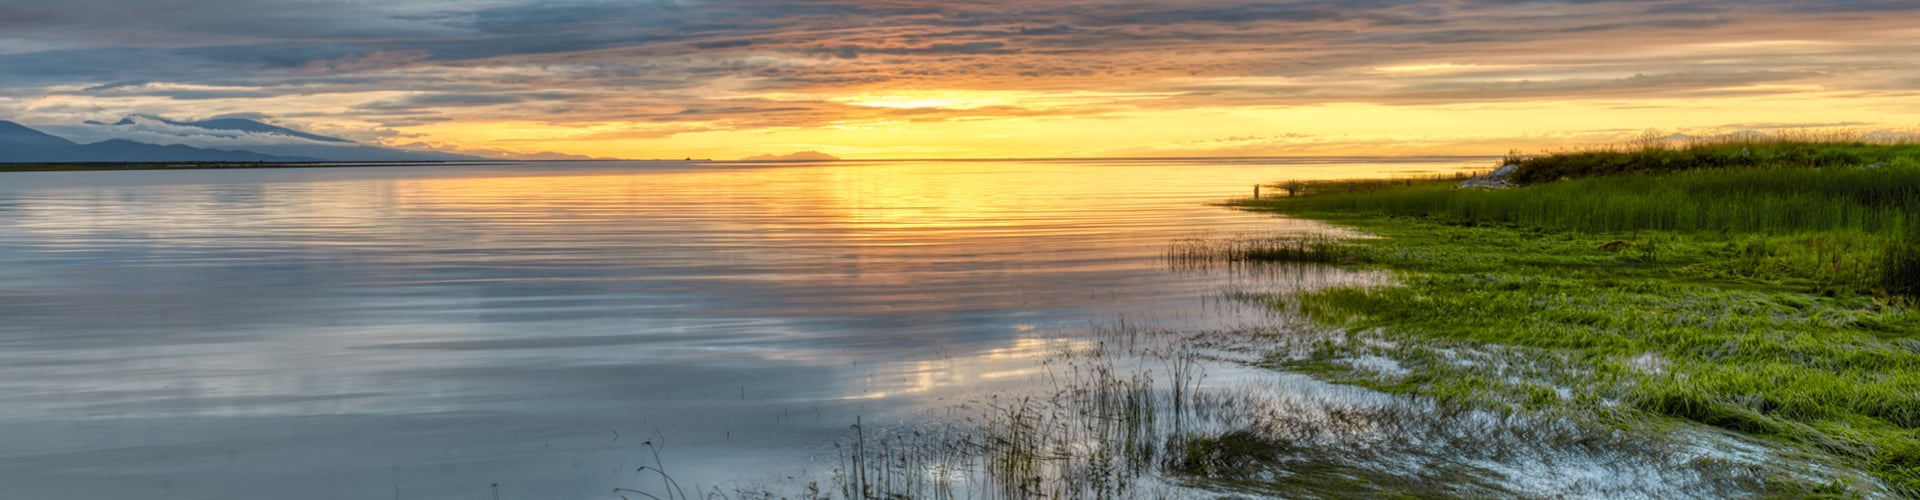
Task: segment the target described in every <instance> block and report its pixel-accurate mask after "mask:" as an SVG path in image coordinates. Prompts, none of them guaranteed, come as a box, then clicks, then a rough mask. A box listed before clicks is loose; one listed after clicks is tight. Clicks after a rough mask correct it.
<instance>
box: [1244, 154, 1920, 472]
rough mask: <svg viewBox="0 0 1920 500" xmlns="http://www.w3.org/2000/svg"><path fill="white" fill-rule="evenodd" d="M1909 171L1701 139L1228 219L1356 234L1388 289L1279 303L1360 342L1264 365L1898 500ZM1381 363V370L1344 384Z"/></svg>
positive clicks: (1915, 326)
mask: <svg viewBox="0 0 1920 500" xmlns="http://www.w3.org/2000/svg"><path fill="white" fill-rule="evenodd" d="M1916 157H1920V147H1916V146H1913V145H1875V144H1866V143H1859V142H1845V143H1836V144H1819V143H1804V142H1793V141H1775V142H1768V143H1759V142H1747V143H1741V142H1736V141H1722V142H1719V143H1706V144H1699V145H1693V146H1689V147H1686V148H1679V149H1675V148H1669V147H1664V146H1662V147H1648V148H1644V149H1641V150H1633V151H1593V152H1582V153H1575V154H1566V155H1554V156H1547V157H1542V158H1536V159H1532V160H1527V161H1526V162H1522V163H1521V167H1520V168H1519V170H1518V173H1517V174H1516V175H1521V176H1522V179H1523V180H1524V181H1525V182H1528V183H1530V184H1529V185H1527V186H1524V187H1521V188H1516V189H1508V190H1475V189H1454V188H1452V187H1451V186H1450V185H1443V184H1440V183H1431V182H1430V183H1416V184H1414V185H1411V186H1408V185H1401V186H1397V187H1396V186H1389V187H1386V188H1384V189H1379V190H1374V191H1371V192H1353V193H1348V192H1346V191H1347V190H1341V189H1321V190H1314V189H1306V190H1303V191H1302V192H1303V193H1304V194H1305V196H1299V197H1293V198H1286V199H1279V200H1267V201H1258V202H1246V203H1245V204H1243V206H1245V207H1248V208H1254V209H1264V210H1275V211H1280V212H1284V213H1287V214H1290V215H1297V216H1302V217H1310V218H1315V219H1321V220H1326V221H1330V222H1334V223H1338V224H1341V225H1345V226H1350V227H1353V228H1358V229H1360V230H1364V231H1367V232H1369V233H1371V234H1375V235H1378V236H1380V237H1381V238H1380V239H1377V240H1354V241H1351V242H1349V244H1351V245H1354V247H1355V248H1353V249H1350V251H1353V252H1356V253H1357V254H1359V255H1360V260H1362V261H1364V262H1369V263H1372V264H1374V265H1377V266H1379V267H1384V268H1389V269H1394V270H1398V271H1402V272H1404V273H1405V274H1404V276H1403V279H1402V280H1401V281H1402V286H1397V287H1370V288H1365V289H1360V288H1346V289H1331V290H1325V291H1320V292H1315V293H1309V294H1305V295H1302V296H1299V297H1295V298H1293V299H1290V300H1285V301H1281V302H1282V303H1281V304H1280V305H1282V306H1283V307H1287V308H1291V309H1293V310H1295V311H1297V312H1299V313H1300V314H1302V315H1305V316H1308V317H1311V318H1313V319H1315V320H1317V321H1319V322H1321V323H1323V324H1328V325H1336V326H1339V327H1343V328H1346V329H1348V330H1349V331H1351V332H1371V333H1373V334H1376V335H1378V336H1380V338H1381V339H1383V340H1381V341H1379V342H1375V343H1372V344H1359V343H1347V344H1339V345H1335V344H1328V345H1325V346H1323V347H1322V348H1320V349H1318V350H1316V351H1315V352H1313V353H1312V354H1310V355H1308V356H1305V357H1300V358H1294V359H1281V360H1276V363H1278V364H1281V365H1284V366H1286V367H1289V368H1292V369H1296V370H1305V371H1310V372H1314V373H1319V374H1322V375H1323V376H1327V377H1332V378H1334V379H1337V380H1344V381H1349V382H1354V383H1360V384H1363V385H1369V386H1372V387H1376V388H1380V389H1385V390H1389V391H1395V392H1403V393H1413V394H1423V395H1428V396H1432V397H1436V398H1440V399H1442V400H1447V401H1459V402H1463V403H1464V404H1472V405H1478V406H1482V407H1486V406H1494V407H1508V408H1513V409H1517V410H1522V411H1528V412H1544V413H1548V414H1566V415H1587V416H1591V417H1592V418H1598V419H1600V420H1603V421H1607V422H1612V423H1613V425H1616V426H1619V427H1621V428H1627V429H1635V428H1648V427H1659V426H1662V425H1669V424H1665V423H1663V422H1692V423H1697V424H1704V425H1706V426H1711V427H1714V428H1718V429H1724V430H1726V431H1729V432H1733V433H1736V434H1738V435H1745V436H1754V437H1759V438H1763V439H1766V440H1770V441H1771V442H1774V443H1776V444H1777V446H1778V447H1780V449H1782V450H1786V451H1785V452H1786V453H1791V454H1799V455H1802V456H1805V457H1807V459H1808V460H1810V461H1812V462H1813V463H1816V464H1823V465H1825V466H1827V467H1834V468H1842V469H1844V468H1857V469H1861V470H1866V471H1869V472H1871V473H1872V475H1873V476H1874V478H1876V480H1845V479H1831V478H1829V479H1818V478H1809V477H1796V476H1794V475H1792V474H1786V473H1781V474H1776V475H1774V476H1772V477H1769V478H1767V481H1768V485H1769V490H1770V491H1772V492H1774V493H1779V494H1785V495H1806V494H1841V495H1843V496H1875V495H1880V494H1889V493H1892V494H1901V495H1920V313H1916V311H1915V309H1914V308H1913V303H1914V302H1913V300H1914V297H1915V293H1916V290H1920V286H1916V284H1917V283H1920V244H1916V243H1920V239H1916V238H1917V236H1916V233H1920V231H1916V230H1915V229H1914V228H1915V227H1916V226H1920V221H1916V218H1917V217H1920V215H1916V214H1920V165H1916V163H1915V161H1914V159H1915V158H1916ZM1701 158H1709V159H1701ZM1712 158H1721V159H1725V158H1738V159H1739V160H1737V161H1734V160H1728V161H1726V162H1720V161H1718V160H1710V159H1712ZM1752 158H1760V160H1752ZM1528 162H1531V163H1528ZM1530 169H1540V170H1536V171H1535V172H1534V174H1527V173H1528V172H1529V170H1530ZM1542 172H1546V173H1542ZM1563 178H1564V180H1563ZM1288 257H1290V256H1285V255H1282V256H1279V260H1289V258H1288ZM1383 346H1389V347H1383ZM1381 356H1384V357H1387V358H1391V359H1394V360H1396V362H1397V363H1398V367H1399V368H1400V369H1401V370H1404V372H1403V373H1397V374H1391V375H1388V376H1383V375H1382V374H1380V373H1378V370H1370V369H1367V368H1366V367H1365V366H1363V364H1361V363H1354V362H1352V360H1354V359H1361V358H1365V357H1381Z"/></svg>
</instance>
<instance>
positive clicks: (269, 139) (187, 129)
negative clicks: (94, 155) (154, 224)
mask: <svg viewBox="0 0 1920 500" xmlns="http://www.w3.org/2000/svg"><path fill="white" fill-rule="evenodd" d="M142 121H148V122H151V123H155V124H160V125H163V126H161V127H142V125H143V124H142V123H141V122H142ZM95 123H96V124H99V123H98V122H95ZM100 125H107V124H100ZM110 126H112V127H118V128H136V127H140V128H141V130H143V131H145V132H150V133H163V134H171V135H175V136H179V137H181V138H182V140H191V139H196V138H198V139H206V138H208V137H234V136H237V137H241V138H245V139H248V140H249V142H248V143H247V144H246V145H245V146H243V147H244V148H245V150H246V151H251V152H256V153H262V154H267V155H275V156H297V157H305V158H317V159H320V160H324V161H348V162H354V161H478V160H487V159H488V158H482V157H478V156H469V155H459V154H451V153H438V152H433V151H408V150H402V149H392V148H383V147H378V146H368V145H365V144H360V143H357V142H353V141H350V140H347V139H341V138H338V137H328V136H324V135H318V134H312V133H307V132H301V131H298V130H294V129H290V128H286V127H280V126H275V125H268V124H265V123H261V122H258V121H254V120H249V119H245V118H217V119H212V120H203V121H178V120H171V119H168V118H166V117H162V116H154V115H132V116H128V117H126V118H122V119H120V121H118V122H114V123H113V124H111V125H110Z"/></svg>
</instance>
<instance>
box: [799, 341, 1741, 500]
mask: <svg viewBox="0 0 1920 500" xmlns="http://www.w3.org/2000/svg"><path fill="white" fill-rule="evenodd" d="M1096 335H1097V337H1096V339H1097V340H1096V341H1094V342H1092V343H1079V344H1073V345H1074V347H1069V348H1063V349H1061V350H1060V351H1059V352H1057V353H1055V354H1053V355H1051V356H1049V357H1048V358H1047V359H1046V360H1044V361H1042V362H1041V364H1042V366H1043V367H1044V370H1043V371H1044V372H1045V375H1044V376H1042V377H1041V381H1040V385H1042V386H1044V387H1045V388H1046V390H1042V391H1039V392H1036V393H1033V394H1024V395H989V396H983V397H981V398H979V399H977V400H974V401H971V402H969V403H967V404H963V405H961V406H960V407H958V408H956V411H957V412H958V413H957V414H958V415H963V416H962V417H961V418H958V419H956V420H954V421H946V422H943V423H937V424H922V425H903V426H895V427H875V428H873V429H865V428H854V429H851V430H852V434H851V435H850V436H848V437H847V439H845V440H843V441H842V445H841V446H840V447H839V449H840V450H841V453H840V457H839V459H838V460H839V461H838V464H839V468H838V469H837V470H836V472H835V474H834V477H835V478H836V479H835V481H836V482H837V483H838V484H837V488H831V489H829V490H828V491H833V492H836V493H838V494H839V496H840V497H841V498H860V499H871V498H961V497H965V498H1061V499H1070V498H1168V497H1184V496H1192V495H1209V494H1217V493H1207V492H1220V491H1227V492H1236V493H1242V494H1254V495H1285V496H1291V497H1301V498H1325V497H1334V498H1337V497H1353V496H1356V495H1359V496H1380V495H1385V496H1393V495H1447V496H1467V497H1489V496H1495V497H1502V496H1555V495H1575V496H1620V495H1625V496H1656V497H1657V496H1676V495H1678V496H1724V495H1743V494H1752V493H1755V492H1760V491H1762V490H1763V488H1765V486H1766V482H1765V480H1764V477H1765V475H1764V474H1763V473H1761V472H1758V471H1760V470H1762V469H1763V468H1762V467H1761V466H1760V465H1757V464H1755V463H1752V462H1745V461H1741V460H1733V459H1725V458H1719V457H1717V456H1715V455H1713V454H1710V453H1706V452H1703V451H1701V450H1698V449H1693V448H1688V447H1687V446H1685V445H1684V444H1683V443H1680V442H1678V441H1674V440H1669V439H1666V438H1664V437H1662V435H1661V434H1658V433H1641V434H1635V433H1632V432H1623V431H1618V430H1612V429H1608V428H1605V427H1603V426H1598V425H1595V424H1594V423H1592V422H1582V421H1579V420H1575V419H1569V418H1562V417H1555V416H1549V415H1541V414H1534V413H1527V412H1515V411H1485V410H1479V409H1473V408H1469V407H1464V406H1458V405H1451V404H1448V403H1446V402H1444V401H1440V400H1436V399H1432V398H1424V397H1408V396H1393V395H1388V394H1383V393H1379V392H1374V391H1371V390H1367V389H1362V388H1356V387H1347V386H1337V385H1330V384H1325V383H1321V382H1317V381H1313V380H1312V379H1309V378H1306V377H1302V376H1298V375H1282V374H1277V373H1266V374H1264V375H1262V376H1261V378H1257V379H1250V380H1236V381H1234V382H1231V383H1228V382H1223V381H1219V380H1212V379H1215V378H1217V377H1216V375H1214V374H1212V373H1210V371H1211V370H1214V369H1221V368H1222V367H1224V366H1226V365H1223V364H1221V362H1220V361H1217V360H1213V359H1212V358H1210V357H1209V355H1207V354H1205V353H1204V352H1203V351H1200V350H1197V349H1195V348H1194V347H1193V346H1196V345H1221V344H1228V343H1233V344H1240V345H1248V346H1253V345H1259V346H1265V347H1267V348H1270V349H1274V351H1275V352H1279V351H1289V352H1290V351H1291V348H1289V347H1283V346H1303V345H1313V344H1322V343H1325V341H1326V339H1325V338H1322V337H1319V333H1318V331H1317V330H1315V331H1302V330H1293V329H1286V328H1283V329H1279V330H1274V331H1266V332H1252V331H1245V332H1204V333H1175V332H1155V331H1138V330H1130V329H1121V330H1115V331H1106V332H1100V333H1098V334H1096ZM1282 338H1284V339H1285V340H1281V339H1282ZM1275 341H1278V342H1275ZM1275 377H1278V378H1275ZM929 425H931V427H930V426H929ZM1195 488H1198V490H1197V491H1196V490H1195ZM824 496H825V497H832V496H833V495H824ZM809 497H810V498H812V497H813V496H809Z"/></svg>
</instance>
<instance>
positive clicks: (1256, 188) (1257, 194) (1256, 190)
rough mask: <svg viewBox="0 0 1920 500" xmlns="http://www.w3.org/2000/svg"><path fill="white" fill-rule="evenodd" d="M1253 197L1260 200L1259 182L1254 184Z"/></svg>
mask: <svg viewBox="0 0 1920 500" xmlns="http://www.w3.org/2000/svg"><path fill="white" fill-rule="evenodd" d="M1253 199H1256V200H1258V199H1260V185H1259V184H1254V185H1253Z"/></svg>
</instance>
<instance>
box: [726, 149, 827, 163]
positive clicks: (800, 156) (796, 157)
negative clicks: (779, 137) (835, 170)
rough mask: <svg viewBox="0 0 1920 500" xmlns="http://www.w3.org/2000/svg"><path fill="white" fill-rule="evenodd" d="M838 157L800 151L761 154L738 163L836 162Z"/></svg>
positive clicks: (742, 159) (817, 152)
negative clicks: (781, 153)
mask: <svg viewBox="0 0 1920 500" xmlns="http://www.w3.org/2000/svg"><path fill="white" fill-rule="evenodd" d="M839 159H840V157H838V156H834V155H830V154H826V153H822V152H819V151H800V152H796V153H787V154H783V155H776V154H763V155H753V156H749V157H746V158H741V159H740V161H836V160H839Z"/></svg>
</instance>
